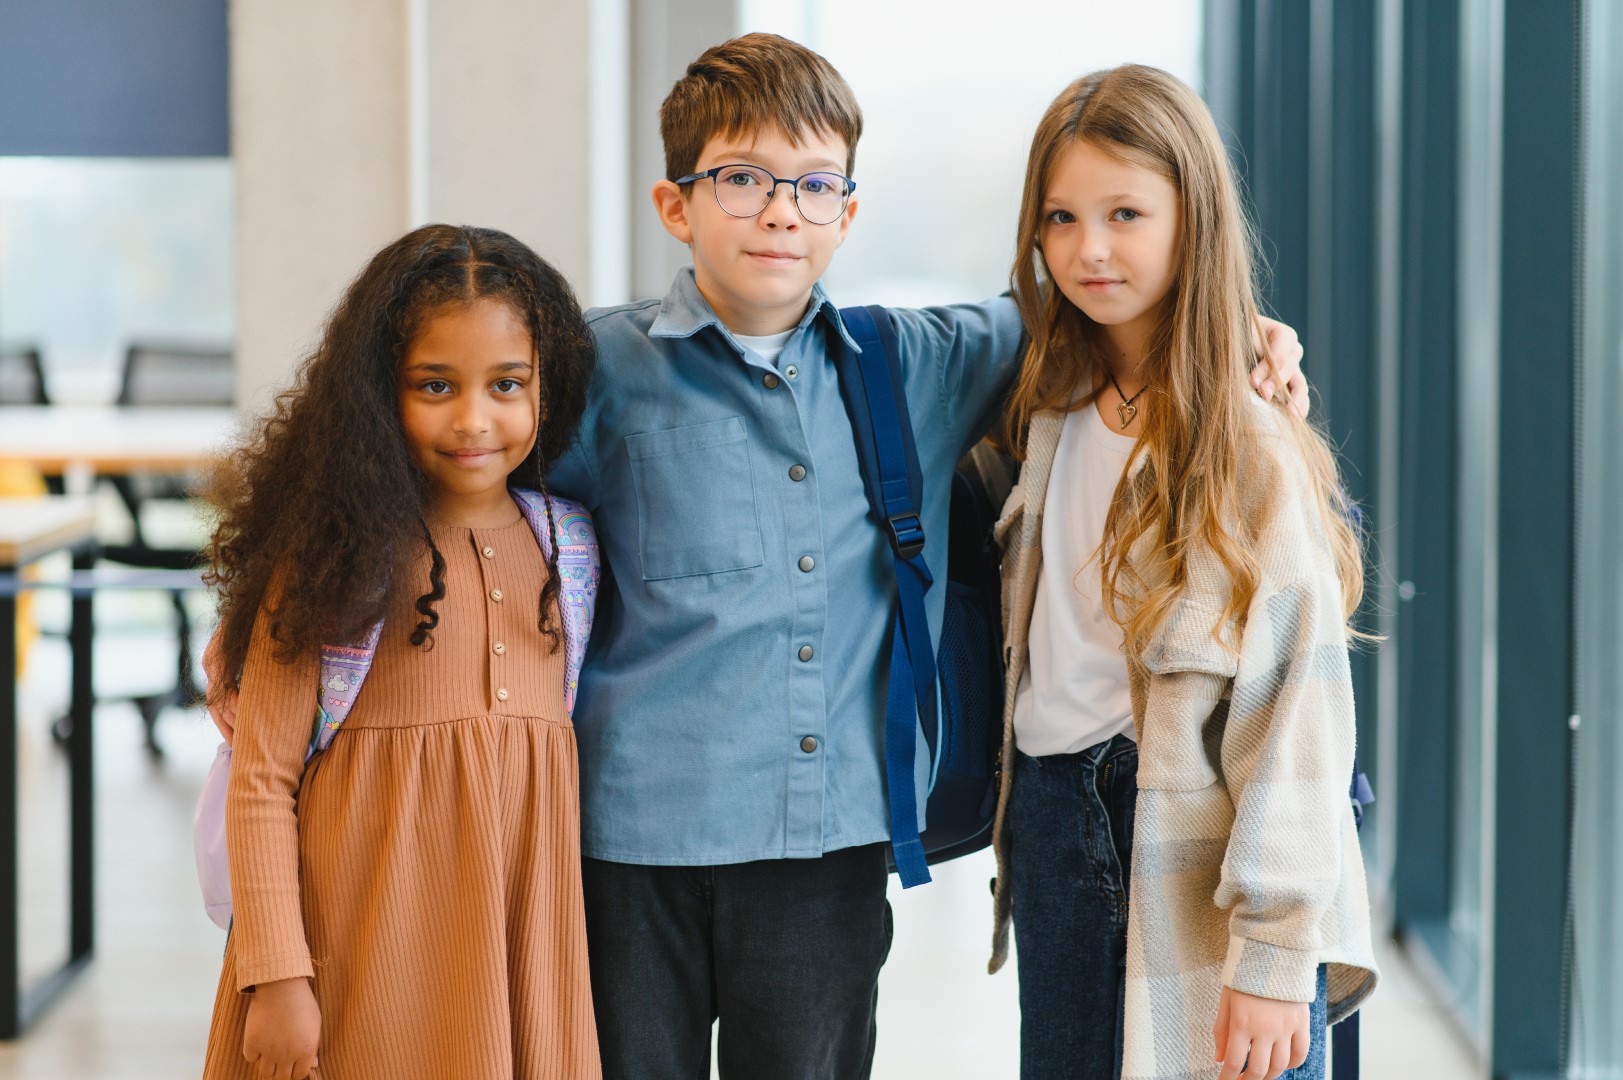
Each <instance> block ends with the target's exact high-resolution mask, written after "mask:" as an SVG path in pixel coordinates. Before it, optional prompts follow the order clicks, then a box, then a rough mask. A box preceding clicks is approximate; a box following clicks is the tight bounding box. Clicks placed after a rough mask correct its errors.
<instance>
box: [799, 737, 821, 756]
mask: <svg viewBox="0 0 1623 1080" xmlns="http://www.w3.org/2000/svg"><path fill="white" fill-rule="evenodd" d="M800 748H801V749H802V750H804V751H806V753H808V754H810V753H812V752H814V751H815V750H816V749H817V740H816V739H815V738H813V737H812V736H810V735H807V736H806V737H805V738H804V739H801V740H800Z"/></svg>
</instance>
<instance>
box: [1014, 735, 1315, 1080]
mask: <svg viewBox="0 0 1623 1080" xmlns="http://www.w3.org/2000/svg"><path fill="white" fill-rule="evenodd" d="M1014 770H1015V771H1014V792H1013V794H1012V796H1011V798H1010V803H1009V875H1010V876H1009V884H1010V887H1011V888H1012V889H1013V892H1014V934H1015V948H1016V951H1017V953H1018V957H1019V973H1020V1076H1021V1080H1060V1078H1067V1080H1068V1078H1072V1077H1075V1078H1079V1080H1102V1078H1106V1077H1119V1076H1120V1075H1121V1050H1122V1001H1123V994H1124V986H1125V981H1126V980H1125V976H1126V971H1127V901H1128V897H1127V891H1128V890H1127V886H1128V881H1129V880H1130V877H1129V875H1130V872H1131V866H1132V853H1133V851H1132V849H1133V812H1134V808H1135V806H1136V805H1137V802H1138V745H1137V744H1136V743H1134V742H1133V740H1131V739H1129V738H1127V736H1125V735H1118V736H1116V737H1115V738H1113V739H1111V740H1109V741H1108V742H1103V743H1098V744H1097V745H1094V746H1090V747H1088V748H1087V749H1086V750H1083V751H1080V752H1079V753H1075V754H1055V755H1053V756H1050V757H1040V758H1034V757H1028V756H1027V755H1025V754H1021V753H1016V754H1015V762H1014ZM1212 1019H1213V1020H1216V1019H1217V1018H1216V1017H1215V1016H1214V1017H1212ZM1311 1022H1312V1028H1313V1046H1312V1049H1311V1050H1310V1051H1309V1053H1308V1058H1307V1061H1306V1062H1305V1063H1304V1064H1303V1065H1302V1066H1301V1067H1300V1068H1298V1069H1292V1070H1291V1071H1289V1072H1287V1073H1285V1074H1284V1075H1283V1076H1282V1077H1281V1078H1280V1080H1324V1073H1325V1065H1324V1062H1325V1041H1326V1040H1325V985H1324V969H1323V968H1320V969H1319V994H1318V1000H1317V1001H1315V1002H1314V1003H1313V1006H1312V1021H1311Z"/></svg>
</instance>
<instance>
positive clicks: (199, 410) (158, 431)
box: [0, 405, 238, 476]
mask: <svg viewBox="0 0 1623 1080" xmlns="http://www.w3.org/2000/svg"><path fill="white" fill-rule="evenodd" d="M237 423H238V421H237V411H236V410H235V409H231V408H220V407H212V406H211V407H190V408H171V407H158V406H123V407H121V406H116V405H6V406H0V457H9V458H20V459H21V460H23V461H30V462H33V463H34V465H36V466H38V468H39V470H40V471H41V472H43V473H45V474H46V475H48V476H59V475H62V474H63V473H64V472H66V471H69V470H70V469H71V468H73V467H74V466H81V467H84V468H87V469H89V470H90V471H91V472H93V473H94V474H95V475H97V476H124V475H128V474H129V473H132V472H138V471H142V470H152V471H154V472H186V471H188V470H190V469H194V468H197V467H198V466H200V465H202V464H203V463H204V462H205V461H207V460H208V457H209V455H210V454H213V453H215V452H217V451H220V450H223V449H225V448H227V447H228V446H229V445H230V443H231V440H232V438H233V437H234V436H235V435H236V432H237Z"/></svg>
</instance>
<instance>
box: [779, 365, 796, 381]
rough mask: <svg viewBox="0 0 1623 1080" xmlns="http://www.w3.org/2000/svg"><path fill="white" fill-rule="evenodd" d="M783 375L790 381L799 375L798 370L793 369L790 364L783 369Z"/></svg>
mask: <svg viewBox="0 0 1623 1080" xmlns="http://www.w3.org/2000/svg"><path fill="white" fill-rule="evenodd" d="M783 373H784V374H785V375H787V376H789V377H790V378H791V379H792V378H794V377H795V376H796V375H799V374H800V369H799V368H797V367H795V366H794V365H793V364H790V365H789V366H788V367H786V368H784V369H783Z"/></svg>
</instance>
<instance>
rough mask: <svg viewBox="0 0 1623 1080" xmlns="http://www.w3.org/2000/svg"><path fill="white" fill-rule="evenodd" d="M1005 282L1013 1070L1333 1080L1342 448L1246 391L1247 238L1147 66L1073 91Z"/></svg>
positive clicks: (1206, 128)
mask: <svg viewBox="0 0 1623 1080" xmlns="http://www.w3.org/2000/svg"><path fill="white" fill-rule="evenodd" d="M1013 284H1014V291H1015V295H1016V296H1017V297H1019V299H1020V303H1021V308H1022V314H1023V316H1024V320H1025V324H1026V328H1027V330H1028V332H1029V333H1030V335H1031V339H1032V344H1031V349H1030V351H1029V353H1028V354H1027V357H1026V361H1025V366H1024V369H1023V370H1022V372H1021V374H1020V377H1019V380H1018V382H1017V384H1016V386H1015V389H1014V391H1013V393H1012V395H1011V398H1010V402H1009V406H1008V410H1007V414H1006V417H1005V425H1004V428H1003V439H1004V442H1005V445H1006V446H1007V447H1008V448H1009V449H1010V450H1011V451H1012V452H1013V453H1014V455H1015V456H1016V457H1017V458H1019V459H1020V460H1021V461H1022V462H1023V466H1022V472H1021V479H1020V483H1019V485H1018V486H1017V487H1016V489H1015V491H1014V493H1013V494H1012V495H1011V496H1010V499H1009V502H1008V504H1007V506H1006V507H1005V511H1004V515H1003V519H1002V520H1001V521H1000V522H999V525H998V534H999V538H1000V540H1001V542H1002V543H1003V544H1004V549H1005V550H1004V564H1003V575H1004V607H1005V616H1006V619H1007V627H1006V632H1007V645H1008V646H1009V653H1008V655H1009V656H1010V666H1009V672H1008V691H1007V694H1006V701H1005V736H1004V757H1003V761H1004V768H1003V771H1002V777H1003V784H1002V790H1001V792H1000V798H999V806H998V822H997V826H996V834H995V835H996V842H997V849H998V863H999V874H998V886H997V900H996V912H997V924H996V932H995V937H994V955H993V960H992V968H993V970H996V969H997V967H998V966H1000V965H1001V964H1002V962H1003V959H1004V957H1005V955H1006V952H1007V935H1008V926H1009V922H1010V919H1011V916H1012V921H1013V924H1014V929H1015V934H1016V936H1017V939H1018V944H1019V954H1020V963H1019V969H1020V998H1021V1015H1022V1022H1021V1028H1022V1030H1021V1070H1022V1076H1023V1077H1025V1078H1027V1080H1032V1078H1037V1077H1050V1076H1088V1077H1106V1076H1110V1077H1115V1076H1120V1077H1122V1078H1125V1080H1151V1078H1160V1077H1166V1078H1171V1077H1179V1078H1185V1077H1190V1078H1193V1077H1213V1078H1215V1077H1221V1078H1222V1080H1234V1078H1236V1077H1238V1076H1241V1075H1244V1076H1245V1077H1247V1078H1248V1080H1275V1078H1278V1077H1281V1076H1286V1077H1289V1078H1291V1080H1309V1078H1322V1077H1323V1076H1324V1068H1325V1066H1324V1060H1325V1033H1326V1026H1327V1023H1334V1022H1335V1021H1337V1020H1339V1019H1341V1018H1343V1017H1345V1016H1347V1015H1350V1013H1351V1012H1352V1011H1353V1010H1354V1009H1356V1008H1357V1006H1358V1004H1359V1003H1360V1002H1361V1001H1362V1000H1363V999H1364V998H1365V997H1366V996H1367V995H1368V994H1369V992H1370V991H1371V990H1372V989H1373V988H1374V984H1375V981H1376V977H1377V976H1376V971H1375V965H1374V961H1373V958H1372V954H1371V945H1370V932H1369V914H1368V900H1367V896H1366V890H1365V883H1364V877H1363V869H1362V862H1361V860H1360V856H1359V851H1358V837H1357V833H1356V832H1355V825H1354V818H1353V811H1352V806H1351V803H1350V800H1349V798H1348V791H1347V788H1348V778H1349V777H1350V776H1351V774H1352V767H1353V749H1354V746H1353V744H1354V725H1353V700H1352V686H1351V680H1350V676H1349V671H1348V664H1347V646H1348V639H1349V635H1351V634H1352V633H1353V631H1352V630H1351V629H1350V627H1349V619H1350V618H1351V616H1352V613H1353V612H1354V610H1355V609H1356V608H1357V606H1358V601H1359V597H1360V595H1361V592H1362V584H1363V579H1362V566H1361V552H1360V544H1359V537H1358V534H1357V530H1356V528H1355V526H1354V525H1353V523H1352V519H1351V515H1350V513H1349V507H1347V506H1346V505H1345V504H1344V499H1343V497H1342V495H1341V494H1340V493H1341V490H1342V489H1341V487H1340V484H1339V482H1338V480H1337V473H1336V466H1335V460H1334V457H1333V455H1332V453H1331V450H1330V447H1329V446H1328V444H1327V442H1326V441H1325V439H1324V437H1323V435H1322V434H1321V433H1320V432H1319V431H1318V430H1316V429H1315V428H1314V427H1312V426H1311V425H1309V424H1306V423H1302V422H1298V421H1297V419H1295V418H1293V416H1292V415H1291V413H1292V408H1291V406H1290V404H1289V403H1288V401H1286V400H1284V399H1283V395H1281V399H1280V400H1278V401H1275V402H1274V403H1271V404H1270V403H1265V402H1263V401H1261V400H1260V399H1256V398H1255V396H1254V395H1253V394H1251V392H1250V390H1249V387H1248V384H1247V380H1246V373H1247V369H1248V368H1249V367H1250V363H1251V358H1252V356H1253V350H1254V348H1255V342H1256V341H1258V340H1259V335H1258V334H1257V326H1258V304H1257V299H1256V291H1255V283H1254V263H1253V256H1252V239H1251V230H1250V227H1249V225H1248V222H1247V220H1246V216H1245V213H1244V210H1243V209H1242V206H1241V202H1240V198H1239V194H1238V189H1237V185H1236V182H1235V180H1234V177H1233V174H1232V172H1231V169H1230V166H1229V162H1228V157H1227V154H1226V152H1225V150H1224V147H1223V143H1222V140H1221V139H1220V138H1219V136H1218V134H1217V130H1216V127H1215V125H1214V123H1213V121H1212V118H1211V116H1210V114H1209V113H1208V111H1207V109H1206V107H1205V105H1204V104H1203V103H1202V102H1201V101H1200V99H1199V98H1198V97H1196V96H1195V94H1194V93H1193V92H1192V91H1190V90H1189V88H1188V87H1186V86H1184V85H1183V84H1182V83H1181V82H1179V81H1178V80H1177V79H1175V78H1173V77H1172V76H1170V75H1168V74H1167V73H1165V72H1163V71H1159V70H1157V69H1154V68H1148V67H1141V66H1134V65H1130V66H1125V67H1120V68H1115V69H1112V70H1109V71H1102V72H1096V73H1094V74H1091V75H1088V76H1086V77H1084V78H1082V79H1079V80H1077V81H1076V82H1074V83H1072V84H1071V85H1070V86H1068V87H1066V89H1065V90H1064V91H1063V92H1062V93H1061V94H1060V95H1059V97H1058V98H1056V99H1055V101H1054V103H1053V104H1052V105H1051V106H1050V107H1049V110H1048V112H1047V114H1046V115H1045V116H1044V117H1043V119H1042V122H1041V123H1040V124H1039V126H1038V129H1037V132H1036V135H1035V137H1034V138H1033V140H1032V147H1031V155H1030V159H1029V162H1028V168H1027V173H1026V182H1025V191H1024V197H1023V201H1022V206H1021V212H1020V225H1019V238H1018V252H1017V256H1016V259H1015V264H1014V270H1013ZM1242 1070H1243V1072H1242Z"/></svg>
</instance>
